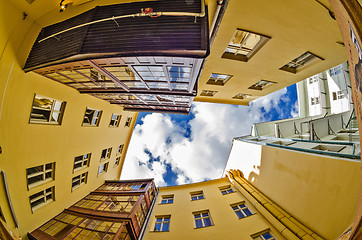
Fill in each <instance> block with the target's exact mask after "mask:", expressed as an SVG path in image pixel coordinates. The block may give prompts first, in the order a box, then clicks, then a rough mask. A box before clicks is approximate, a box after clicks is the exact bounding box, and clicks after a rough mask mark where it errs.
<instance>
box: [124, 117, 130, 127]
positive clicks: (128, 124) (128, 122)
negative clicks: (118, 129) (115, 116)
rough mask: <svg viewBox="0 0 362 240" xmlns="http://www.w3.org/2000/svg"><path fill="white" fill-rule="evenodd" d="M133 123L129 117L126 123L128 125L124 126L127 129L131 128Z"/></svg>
mask: <svg viewBox="0 0 362 240" xmlns="http://www.w3.org/2000/svg"><path fill="white" fill-rule="evenodd" d="M131 122H132V118H131V117H127V121H126V124H124V126H125V127H129V126H131Z"/></svg>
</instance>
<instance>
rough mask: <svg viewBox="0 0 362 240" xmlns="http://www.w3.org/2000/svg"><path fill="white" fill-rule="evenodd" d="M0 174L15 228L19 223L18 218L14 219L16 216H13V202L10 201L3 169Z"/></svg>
mask: <svg viewBox="0 0 362 240" xmlns="http://www.w3.org/2000/svg"><path fill="white" fill-rule="evenodd" d="M1 176H2V178H3V183H4V188H5V193H6V198H7V200H8V204H9V208H10V212H11V216H12V217H13V220H14V223H15V227H16V228H19V224H18V220H17V219H16V216H15V212H14V208H13V204H12V203H11V199H10V193H9V189H8V183H7V181H6V174H5V172H4V171H1Z"/></svg>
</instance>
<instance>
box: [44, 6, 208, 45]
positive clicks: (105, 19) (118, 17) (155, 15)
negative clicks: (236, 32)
mask: <svg viewBox="0 0 362 240" xmlns="http://www.w3.org/2000/svg"><path fill="white" fill-rule="evenodd" d="M205 15H206V10H205V0H201V13H190V12H147V13H146V12H141V13H134V14H127V15H120V16H113V17H110V18H103V19H99V20H95V21H91V22H87V23H83V24H79V25H76V26H74V27H71V28H67V29H65V30H63V31H60V32H57V33H54V34H52V35H49V36H48V37H45V38H43V39H40V40H39V41H38V42H39V43H40V42H42V41H45V40H47V39H49V38H52V37H55V36H57V35H59V34H62V33H65V32H68V31H70V30H74V29H77V28H81V27H85V26H89V25H92V24H95V23H100V22H105V21H114V22H115V23H116V24H117V25H118V23H117V21H116V20H117V19H121V18H135V17H159V16H190V17H195V19H196V17H200V18H202V17H204V16H205ZM118 26H119V25H118Z"/></svg>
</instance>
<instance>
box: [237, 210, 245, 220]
mask: <svg viewBox="0 0 362 240" xmlns="http://www.w3.org/2000/svg"><path fill="white" fill-rule="evenodd" d="M235 213H236V215H237V216H238V218H243V217H244V214H243V213H242V212H241V211H240V210H239V211H235Z"/></svg>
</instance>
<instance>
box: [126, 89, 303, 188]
mask: <svg viewBox="0 0 362 240" xmlns="http://www.w3.org/2000/svg"><path fill="white" fill-rule="evenodd" d="M215 113H217V114H215ZM296 116H298V103H297V91H296V85H291V86H289V87H287V88H284V89H281V90H279V91H277V92H274V93H272V94H269V95H267V96H265V97H262V98H259V99H257V100H254V101H253V102H251V103H250V104H249V106H241V105H229V104H215V103H201V102H194V103H193V105H192V109H191V112H190V114H189V115H177V114H160V113H144V112H140V113H139V115H138V118H137V122H136V125H135V129H134V132H133V135H132V138H131V142H130V145H129V148H128V151H127V155H126V159H125V163H124V166H123V171H122V174H121V179H132V178H154V179H155V182H156V184H157V185H158V186H172V185H178V184H185V183H192V182H198V181H204V180H208V179H214V178H219V177H221V174H222V171H223V169H224V167H225V163H226V160H227V158H228V154H229V151H230V148H231V143H232V139H233V137H237V136H242V135H248V134H250V130H251V126H252V124H253V123H257V122H265V121H273V120H278V119H285V118H291V117H296Z"/></svg>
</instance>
